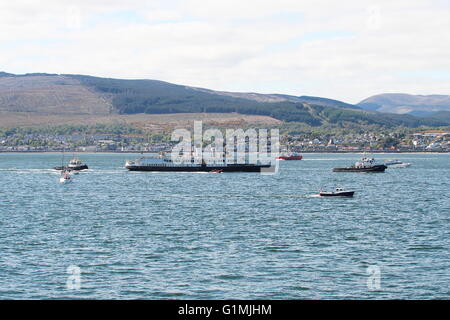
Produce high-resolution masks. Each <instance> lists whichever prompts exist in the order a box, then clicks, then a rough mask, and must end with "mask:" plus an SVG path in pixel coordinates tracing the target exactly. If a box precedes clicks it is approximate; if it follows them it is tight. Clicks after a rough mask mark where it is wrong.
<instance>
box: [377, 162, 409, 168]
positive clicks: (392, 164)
mask: <svg viewBox="0 0 450 320" xmlns="http://www.w3.org/2000/svg"><path fill="white" fill-rule="evenodd" d="M384 165H385V166H388V167H389V168H406V167H409V166H410V165H411V163H409V162H402V161H399V160H391V161H387V162H385V163H384Z"/></svg>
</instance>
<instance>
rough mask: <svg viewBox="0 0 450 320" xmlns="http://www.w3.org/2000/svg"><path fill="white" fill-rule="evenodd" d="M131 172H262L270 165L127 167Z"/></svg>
mask: <svg viewBox="0 0 450 320" xmlns="http://www.w3.org/2000/svg"><path fill="white" fill-rule="evenodd" d="M125 168H127V169H128V170H130V171H153V172H155V171H162V172H213V171H215V172H217V171H218V170H220V171H221V172H261V169H263V168H265V169H267V168H270V165H228V166H217V167H208V166H197V167H195V166H151V165H147V166H126V167H125Z"/></svg>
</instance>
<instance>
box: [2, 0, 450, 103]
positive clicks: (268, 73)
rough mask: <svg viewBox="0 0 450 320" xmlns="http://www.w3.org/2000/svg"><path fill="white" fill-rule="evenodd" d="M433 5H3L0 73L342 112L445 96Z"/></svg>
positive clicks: (443, 6)
mask: <svg viewBox="0 0 450 320" xmlns="http://www.w3.org/2000/svg"><path fill="white" fill-rule="evenodd" d="M449 16H450V6H449V3H448V1H442V0H436V1H433V0H427V1H425V0H411V1H406V0H396V1H387V0H381V1H355V0H350V1H345V2H340V1H334V0H316V1H300V0H295V1H294V0H278V1H273V0H259V1H252V0H248V1H241V0H240V1H237V0H228V1H217V0H210V1H204V0H179V1H159V0H156V1H139V0H129V1H126V2H125V1H106V0H91V1H87V0H80V1H77V2H71V1H67V2H65V1H57V0H47V1H40V2H33V1H26V0H18V1H15V2H9V3H8V2H2V3H1V4H0V52H1V53H0V70H3V71H6V72H12V73H28V72H48V73H78V74H90V75H97V76H105V77H118V78H128V79H131V78H145V79H158V80H164V81H169V82H174V83H180V84H186V85H191V86H197V87H205V88H210V89H216V90H227V91H246V92H248V91H252V92H262V93H284V94H293V95H313V96H323V97H328V98H334V99H340V100H343V101H346V102H350V103H357V102H359V101H360V100H362V99H364V98H366V97H368V96H371V95H374V94H378V93H384V92H404V93H412V94H450V92H449V90H450V89H449V88H450V62H449V59H448V56H449V53H450V32H449V30H450V22H449V20H450V19H448V17H449Z"/></svg>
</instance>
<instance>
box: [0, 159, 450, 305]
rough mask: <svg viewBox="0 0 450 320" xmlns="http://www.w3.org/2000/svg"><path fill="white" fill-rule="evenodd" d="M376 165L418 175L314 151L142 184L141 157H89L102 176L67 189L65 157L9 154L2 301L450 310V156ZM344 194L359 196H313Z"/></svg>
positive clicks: (88, 176)
mask: <svg viewBox="0 0 450 320" xmlns="http://www.w3.org/2000/svg"><path fill="white" fill-rule="evenodd" d="M375 156H376V158H377V160H386V159H392V158H393V157H394V158H397V159H400V160H402V161H406V162H411V163H412V166H411V167H409V168H404V169H388V170H387V171H386V172H385V173H378V174H376V173H375V174H358V173H332V172H331V169H332V168H333V167H336V166H347V165H350V164H351V163H352V162H353V161H354V160H356V159H358V157H359V155H352V154H339V155H336V154H305V160H302V161H290V162H282V163H281V169H280V172H279V174H277V175H274V176H263V175H260V174H255V173H224V174H201V173H200V174H199V173H148V172H142V173H134V172H127V171H126V170H125V169H123V164H124V161H125V160H126V159H133V158H135V157H137V155H124V154H82V155H81V158H82V160H83V161H85V162H87V164H88V165H89V166H90V167H91V168H92V169H90V170H89V171H88V172H84V173H81V174H79V175H78V176H75V181H74V182H73V183H72V184H69V185H60V184H59V183H58V177H59V175H58V174H57V173H55V172H53V171H52V170H48V168H51V167H53V166H56V165H59V164H60V163H61V156H60V155H58V154H0V195H1V197H0V217H1V219H0V298H3V299H19V298H31V299H43V298H44V299H53V298H62V299H67V298H94V299H109V298H113V299H226V298H228V299H230V298H232V299H310V298H311V299H317V298H318V299H343V298H364V299H386V298H402V299H422V298H423V299H431V298H440V299H449V298H450V263H449V261H450V259H449V258H450V257H449V248H450V240H449V235H450V234H449V230H450V198H449V196H450V155H448V154H402V155H387V154H381V155H375ZM336 185H341V186H344V187H346V188H354V189H356V190H357V193H356V195H355V197H354V198H353V199H343V198H341V199H329V198H319V197H314V196H312V195H313V194H315V193H317V190H318V189H319V188H320V187H322V186H329V187H333V186H336ZM69 266H78V267H79V268H80V271H81V275H80V277H81V284H80V285H81V288H80V289H79V290H73V289H70V286H69V288H68V287H67V280H68V277H69V274H68V273H67V268H68V267H69ZM370 266H375V268H379V270H380V288H379V289H378V290H371V289H376V288H377V287H376V286H375V287H373V286H372V287H371V289H369V288H368V286H367V282H368V279H369V276H371V274H368V273H367V269H368V267H370ZM371 268H372V269H370V270H374V269H373V267H371ZM375 270H376V269H375ZM373 276H374V275H373V274H372V277H373ZM69 279H71V278H69ZM370 279H373V278H370ZM69 282H70V281H69ZM369 282H370V281H369ZM370 283H374V282H370ZM375 283H376V282H375Z"/></svg>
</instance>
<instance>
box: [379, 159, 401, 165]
mask: <svg viewBox="0 0 450 320" xmlns="http://www.w3.org/2000/svg"><path fill="white" fill-rule="evenodd" d="M400 163H403V162H401V161H400V160H388V161H385V162H384V165H385V166H392V165H394V164H400Z"/></svg>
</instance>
